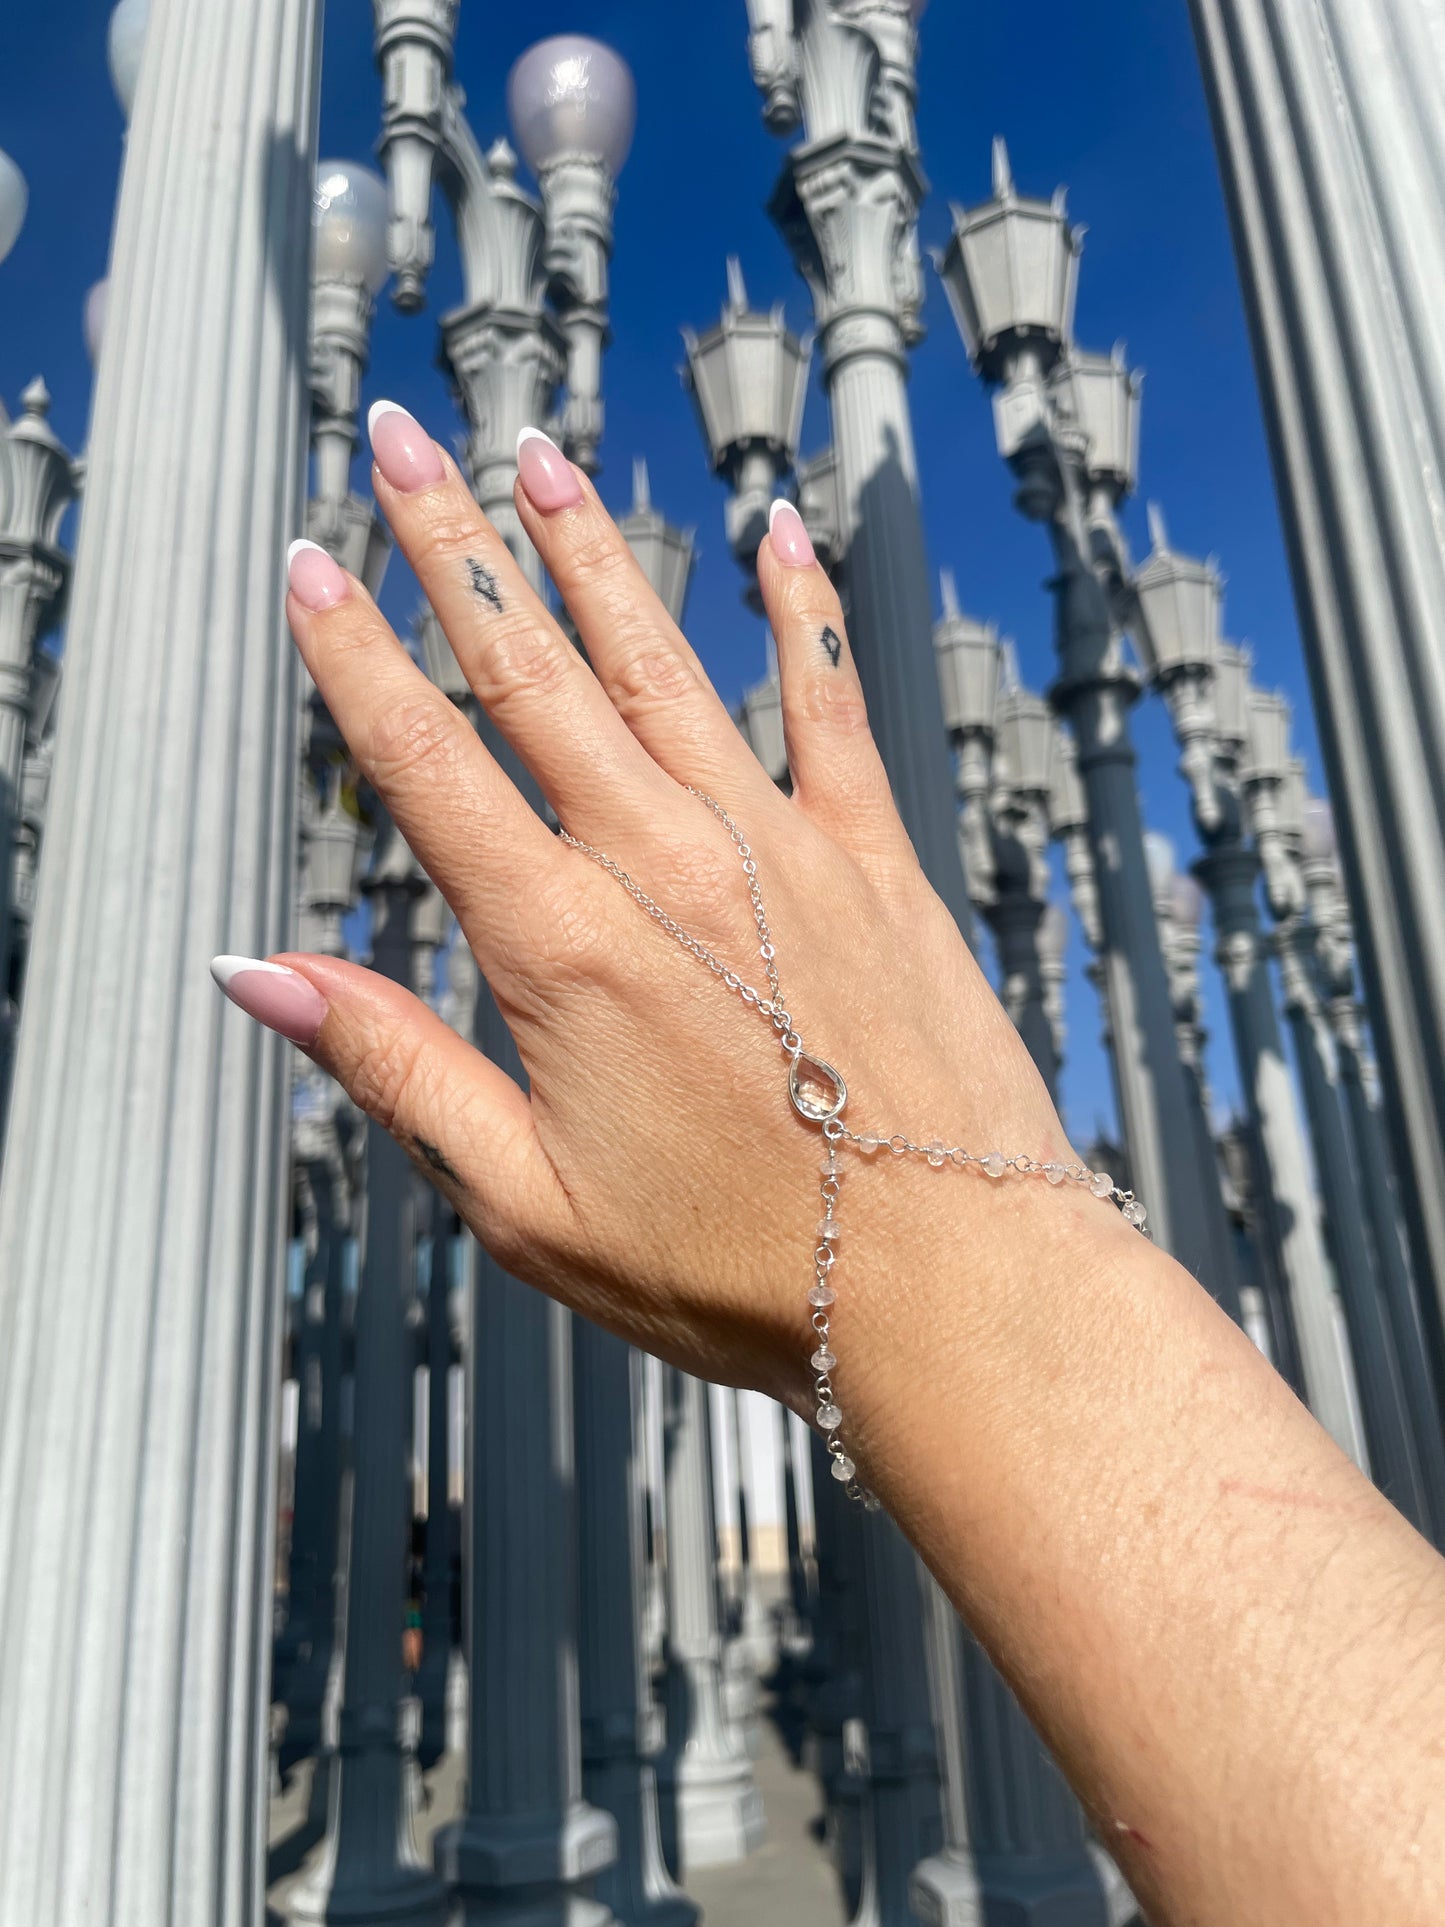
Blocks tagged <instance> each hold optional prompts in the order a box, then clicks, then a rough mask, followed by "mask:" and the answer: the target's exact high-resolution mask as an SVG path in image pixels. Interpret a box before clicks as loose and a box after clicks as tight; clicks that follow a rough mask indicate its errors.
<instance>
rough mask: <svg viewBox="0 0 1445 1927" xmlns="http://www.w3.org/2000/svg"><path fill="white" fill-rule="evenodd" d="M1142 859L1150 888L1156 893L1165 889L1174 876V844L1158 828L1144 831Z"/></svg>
mask: <svg viewBox="0 0 1445 1927" xmlns="http://www.w3.org/2000/svg"><path fill="white" fill-rule="evenodd" d="M1144 861H1145V864H1146V865H1147V866H1148V870H1149V884H1150V888H1151V889H1153V890H1154V891H1155V892H1156V893H1158V892H1161V891H1163V890H1165V889H1167V888H1168V887H1169V885H1170V882H1171V881H1172V879H1173V876H1174V845H1173V844H1172V843H1171V842H1170V841H1169V839H1168V837H1167V836H1163V835H1161V833H1160V832H1159V831H1158V830H1146V831H1145V832H1144Z"/></svg>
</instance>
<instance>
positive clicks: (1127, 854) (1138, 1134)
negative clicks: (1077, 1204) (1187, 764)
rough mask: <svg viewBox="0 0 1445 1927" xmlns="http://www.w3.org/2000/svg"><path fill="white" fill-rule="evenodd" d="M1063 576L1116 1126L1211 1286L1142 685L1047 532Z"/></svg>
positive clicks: (1167, 1236) (1066, 702)
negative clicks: (1156, 865)
mask: <svg viewBox="0 0 1445 1927" xmlns="http://www.w3.org/2000/svg"><path fill="white" fill-rule="evenodd" d="M1050 529H1051V533H1052V535H1053V539H1054V545H1055V553H1056V556H1057V559H1058V564H1059V574H1058V577H1057V579H1056V580H1055V582H1054V584H1053V588H1054V597H1055V611H1056V642H1057V649H1058V656H1059V667H1060V676H1059V681H1058V682H1057V684H1056V685H1055V687H1054V689H1053V692H1052V699H1053V703H1054V707H1055V708H1056V710H1058V712H1059V713H1060V714H1061V715H1063V716H1065V717H1066V718H1067V719H1068V723H1069V726H1070V729H1071V731H1072V734H1073V739H1074V746H1075V750H1076V757H1077V768H1078V773H1079V778H1080V781H1081V783H1082V787H1083V790H1084V793H1085V796H1086V797H1087V801H1088V840H1089V848H1090V853H1091V856H1092V859H1093V862H1092V873H1093V881H1094V888H1095V892H1096V900H1097V904H1098V926H1099V934H1100V943H1099V963H1100V966H1101V970H1102V977H1103V983H1104V991H1103V997H1104V1005H1105V1009H1106V1012H1107V1014H1108V1020H1109V1028H1110V1043H1111V1055H1112V1063H1113V1067H1114V1082H1115V1089H1116V1092H1117V1095H1118V1102H1119V1122H1120V1125H1121V1127H1122V1129H1123V1133H1124V1141H1125V1145H1126V1148H1127V1150H1128V1153H1129V1163H1130V1181H1131V1183H1132V1185H1133V1187H1134V1189H1135V1190H1136V1191H1137V1192H1138V1194H1139V1196H1140V1197H1141V1198H1142V1199H1143V1201H1144V1204H1145V1206H1146V1207H1147V1209H1148V1212H1149V1231H1150V1234H1151V1235H1152V1236H1153V1237H1154V1238H1155V1240H1156V1241H1157V1242H1158V1243H1159V1244H1162V1245H1163V1246H1164V1247H1165V1248H1166V1249H1167V1250H1169V1251H1171V1252H1172V1253H1173V1254H1174V1256H1175V1257H1176V1258H1178V1259H1179V1261H1180V1263H1181V1264H1184V1265H1186V1266H1188V1268H1189V1269H1190V1270H1191V1271H1193V1272H1195V1273H1197V1274H1198V1275H1199V1276H1200V1277H1201V1278H1202V1279H1203V1280H1204V1282H1205V1284H1206V1285H1210V1286H1213V1285H1214V1281H1213V1280H1212V1279H1211V1278H1210V1276H1209V1260H1210V1255H1211V1252H1212V1250H1213V1249H1214V1247H1215V1244H1216V1240H1215V1239H1212V1238H1211V1236H1210V1229H1209V1213H1210V1212H1211V1211H1212V1210H1214V1209H1216V1208H1217V1204H1216V1199H1215V1198H1214V1197H1212V1196H1211V1195H1210V1192H1209V1189H1208V1187H1209V1186H1210V1185H1213V1186H1214V1189H1215V1191H1216V1192H1217V1190H1218V1185H1217V1182H1216V1180H1215V1177H1214V1173H1213V1171H1212V1169H1210V1170H1204V1171H1201V1170H1200V1169H1199V1167H1198V1165H1197V1163H1196V1160H1195V1157H1194V1154H1193V1146H1192V1143H1191V1141H1190V1134H1189V1133H1188V1132H1187V1131H1180V1130H1178V1129H1177V1128H1174V1125H1175V1120H1177V1119H1179V1118H1180V1117H1182V1116H1183V1115H1184V1109H1185V1105H1186V1103H1187V1101H1188V1100H1187V1095H1186V1087H1185V1082H1184V1070H1183V1066H1182V1065H1181V1064H1180V1061H1179V1051H1178V1046H1177V1044H1176V1041H1175V1036H1174V1016H1173V1010H1172V1007H1171V1003H1170V997H1169V983H1168V979H1167V977H1166V975H1165V971H1164V960H1163V956H1162V953H1161V951H1160V947H1159V931H1158V926H1157V924H1156V922H1155V918H1154V904H1153V898H1152V895H1151V892H1150V888H1149V874H1148V867H1147V865H1146V862H1145V858H1144V829H1143V822H1142V819H1141V817H1140V812H1139V791H1138V785H1137V781H1136V777H1135V766H1136V757H1135V753H1134V745H1133V742H1132V740H1131V737H1130V727H1129V712H1130V710H1131V709H1132V708H1133V706H1134V703H1135V702H1136V701H1137V700H1138V694H1139V690H1138V684H1137V682H1136V680H1135V679H1134V678H1133V677H1132V676H1131V675H1130V673H1129V672H1128V670H1127V669H1126V667H1125V666H1124V664H1123V661H1122V659H1121V655H1120V649H1119V642H1118V638H1117V637H1116V636H1115V635H1114V633H1113V628H1112V623H1111V620H1110V616H1109V611H1108V607H1107V604H1106V601H1105V598H1104V594H1103V591H1102V589H1101V588H1100V586H1099V583H1098V582H1097V580H1096V579H1095V577H1094V574H1093V571H1092V569H1090V568H1089V567H1088V565H1087V564H1086V563H1085V561H1084V559H1083V557H1082V556H1081V555H1080V554H1079V552H1078V548H1077V546H1076V544H1075V541H1074V539H1073V537H1072V535H1071V534H1070V532H1069V530H1068V529H1067V528H1066V527H1065V526H1063V524H1062V523H1061V522H1060V521H1058V520H1055V521H1053V522H1051V524H1050Z"/></svg>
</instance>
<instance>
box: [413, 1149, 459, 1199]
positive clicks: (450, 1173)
mask: <svg viewBox="0 0 1445 1927" xmlns="http://www.w3.org/2000/svg"><path fill="white" fill-rule="evenodd" d="M412 1143H413V1146H414V1148H415V1151H416V1155H417V1156H418V1158H420V1159H421V1161H422V1163H423V1164H424V1165H425V1166H426V1167H427V1169H428V1170H429V1171H435V1173H436V1174H437V1176H438V1177H439V1178H445V1179H446V1180H447V1182H448V1184H454V1185H456V1187H457V1189H458V1190H460V1189H461V1188H462V1174H461V1172H460V1171H458V1170H457V1169H456V1168H455V1167H454V1166H453V1165H452V1164H450V1163H449V1162H448V1161H447V1159H446V1158H444V1157H443V1156H442V1154H441V1152H440V1151H439V1150H438V1149H437V1147H436V1146H435V1145H434V1144H428V1143H427V1142H426V1140H425V1138H414V1139H413V1140H412Z"/></svg>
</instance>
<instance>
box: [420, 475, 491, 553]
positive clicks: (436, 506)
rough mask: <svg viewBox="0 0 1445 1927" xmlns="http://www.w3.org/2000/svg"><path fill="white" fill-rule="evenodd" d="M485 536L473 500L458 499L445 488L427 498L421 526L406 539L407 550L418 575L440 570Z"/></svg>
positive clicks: (473, 547)
mask: <svg viewBox="0 0 1445 1927" xmlns="http://www.w3.org/2000/svg"><path fill="white" fill-rule="evenodd" d="M485 539H486V536H485V531H484V530H483V527H482V520H481V515H480V512H479V511H478V509H477V507H476V505H475V504H474V503H472V502H470V501H468V502H466V503H461V502H457V501H455V500H453V499H452V495H451V491H450V490H446V491H443V493H442V494H441V495H440V496H439V497H438V498H436V499H434V500H431V499H428V500H426V501H425V505H424V508H423V512H422V515H421V518H420V520H419V522H418V525H417V527H416V528H415V529H413V530H412V531H411V532H410V533H409V535H408V538H407V545H406V546H407V553H408V555H409V557H410V559H411V562H412V565H413V567H415V569H416V570H417V572H418V574H422V573H425V572H429V571H431V570H433V569H435V570H438V571H440V570H441V569H442V568H444V567H445V566H446V565H447V564H449V563H452V562H455V561H457V560H458V558H460V557H461V556H463V555H465V554H466V553H467V552H468V551H469V550H473V549H475V548H476V546H477V543H478V542H479V541H483V540H485Z"/></svg>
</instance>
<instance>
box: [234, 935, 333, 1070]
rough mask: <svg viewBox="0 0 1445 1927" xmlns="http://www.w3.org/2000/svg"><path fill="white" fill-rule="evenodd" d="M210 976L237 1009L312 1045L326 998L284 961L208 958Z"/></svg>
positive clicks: (318, 1028) (295, 1040)
mask: <svg viewBox="0 0 1445 1927" xmlns="http://www.w3.org/2000/svg"><path fill="white" fill-rule="evenodd" d="M211 975H212V976H213V977H214V978H215V980H216V982H217V983H218V984H219V985H220V987H221V989H222V990H224V991H225V993H226V995H227V996H228V997H229V998H230V1000H231V1002H232V1003H233V1004H235V1006H236V1007H237V1009H238V1010H244V1011H245V1013H246V1015H247V1016H248V1017H254V1018H255V1019H256V1022H257V1023H258V1024H264V1025H265V1026H266V1028H267V1030H278V1031H280V1033H281V1035H282V1036H283V1037H289V1038H290V1039H291V1042H292V1043H293V1044H300V1045H301V1046H302V1047H303V1048H305V1047H307V1046H309V1045H311V1044H314V1043H315V1041H316V1033H317V1031H319V1030H320V1028H321V1020H322V1018H323V1017H324V1016H325V1015H326V999H325V998H324V997H323V996H322V995H321V992H320V991H319V990H318V989H317V988H316V986H315V985H314V984H310V983H308V982H307V981H306V979H305V978H304V977H302V976H299V975H298V974H297V972H296V971H294V970H288V969H287V968H286V966H285V964H275V963H262V962H261V960H260V959H259V958H257V957H212V959H211Z"/></svg>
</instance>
